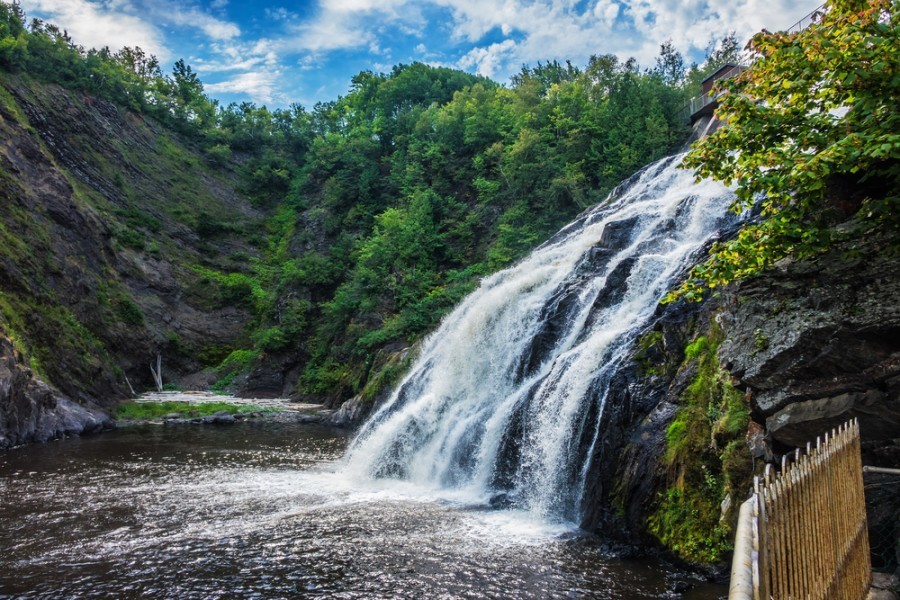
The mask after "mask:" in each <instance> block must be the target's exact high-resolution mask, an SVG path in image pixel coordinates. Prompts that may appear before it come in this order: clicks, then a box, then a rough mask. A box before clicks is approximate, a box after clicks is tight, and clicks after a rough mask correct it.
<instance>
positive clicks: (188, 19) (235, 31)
mask: <svg viewBox="0 0 900 600" xmlns="http://www.w3.org/2000/svg"><path fill="white" fill-rule="evenodd" d="M154 6H155V7H156V9H155V12H154V14H155V15H156V16H157V18H158V19H159V21H160V22H162V23H166V24H169V25H176V26H179V27H195V28H197V29H199V30H200V31H202V32H203V33H205V34H206V36H207V37H209V38H210V39H213V40H230V39H232V38H235V37H237V36H239V35H240V34H241V30H240V28H239V27H238V26H237V25H235V24H234V23H230V22H228V21H223V20H222V19H218V18H216V17H214V16H212V15H210V14H208V13H205V12H203V11H201V10H199V9H198V8H195V7H183V6H181V5H177V4H168V3H165V4H159V3H154Z"/></svg>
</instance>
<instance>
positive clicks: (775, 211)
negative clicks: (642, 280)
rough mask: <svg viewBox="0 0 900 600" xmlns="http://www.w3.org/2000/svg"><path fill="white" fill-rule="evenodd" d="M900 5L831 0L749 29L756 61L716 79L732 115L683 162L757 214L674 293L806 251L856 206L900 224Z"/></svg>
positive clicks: (862, 217)
mask: <svg viewBox="0 0 900 600" xmlns="http://www.w3.org/2000/svg"><path fill="white" fill-rule="evenodd" d="M898 8H900V2H898V1H897V0H832V1H831V2H829V3H828V4H827V5H826V6H825V8H824V9H823V10H822V11H821V12H820V14H819V19H818V22H817V23H815V24H813V25H811V26H810V27H809V28H807V29H805V30H803V31H800V32H795V33H784V32H778V33H769V32H762V33H759V34H757V35H756V36H755V37H754V38H753V39H752V40H751V41H750V44H749V46H748V48H749V50H751V51H752V52H753V53H754V54H755V56H756V60H755V62H754V63H753V65H752V66H751V68H750V69H748V70H747V71H745V72H743V73H742V74H741V75H740V76H739V77H736V78H734V79H730V80H724V81H722V82H720V83H719V84H718V89H717V91H718V92H720V93H721V94H722V95H721V97H720V99H719V107H718V108H717V110H716V115H717V117H718V118H719V119H720V120H721V121H722V122H723V123H724V124H725V125H724V126H723V127H722V128H720V129H719V130H718V131H717V132H715V133H714V134H712V135H710V136H708V137H707V138H705V139H703V140H700V141H699V142H697V143H696V144H694V146H693V148H692V150H691V152H690V153H689V154H688V156H687V157H686V159H685V161H684V165H685V166H686V167H689V168H693V169H695V170H696V174H697V176H698V178H700V177H712V178H714V179H717V180H719V181H722V182H723V183H725V184H726V185H733V186H735V191H736V193H737V200H736V201H735V202H734V204H733V205H732V209H733V210H734V211H736V212H741V211H743V210H747V209H749V208H751V207H753V206H754V205H756V203H757V202H760V204H761V211H762V218H761V220H759V221H758V222H755V223H752V224H750V225H748V226H745V227H744V228H743V229H742V230H741V231H740V233H739V234H738V236H737V237H736V238H735V239H733V240H730V241H728V242H726V243H723V244H719V245H717V246H716V247H715V248H714V249H713V254H712V257H711V258H710V259H709V260H708V261H707V262H706V263H704V264H702V265H700V266H698V267H696V268H695V269H694V270H693V271H692V273H691V275H690V277H689V278H688V281H687V282H685V284H684V285H683V286H682V287H681V288H680V289H679V290H677V291H676V292H674V293H673V294H670V296H669V298H668V299H669V300H671V299H674V298H678V297H682V298H686V299H689V300H695V299H698V298H699V297H700V295H701V294H702V292H703V290H704V289H707V288H712V287H715V286H718V285H723V284H726V283H729V282H731V281H735V280H737V279H741V278H744V277H748V276H751V275H754V274H756V273H758V272H760V271H761V270H762V269H764V268H766V267H767V266H769V265H771V264H772V263H774V262H775V261H777V260H779V259H782V258H785V257H788V256H790V257H794V258H798V259H802V258H807V257H810V256H812V255H814V254H816V253H818V252H821V251H822V250H824V249H826V248H827V247H828V246H829V244H831V243H832V242H833V241H834V238H835V236H836V235H837V233H836V232H837V230H836V229H835V225H836V224H838V223H841V222H843V221H846V220H848V219H849V218H851V217H854V216H856V217H857V218H858V221H859V224H860V227H862V228H864V229H863V231H869V232H871V230H872V229H879V228H881V229H883V228H885V227H895V226H896V222H897V214H896V212H897V211H896V209H897V204H896V203H897V199H898V191H900V112H898V110H897V107H898V102H900V53H898V51H897V49H898V48H900V28H898V25H900V10H898ZM861 233H862V232H861V231H860V230H859V229H857V230H856V234H857V235H859V234H861Z"/></svg>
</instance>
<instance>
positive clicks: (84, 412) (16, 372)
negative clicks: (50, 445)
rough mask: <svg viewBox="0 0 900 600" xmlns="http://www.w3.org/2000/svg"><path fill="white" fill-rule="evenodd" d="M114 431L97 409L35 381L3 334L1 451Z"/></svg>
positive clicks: (0, 353) (0, 345)
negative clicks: (57, 439)
mask: <svg viewBox="0 0 900 600" xmlns="http://www.w3.org/2000/svg"><path fill="white" fill-rule="evenodd" d="M112 427H113V421H112V419H111V418H110V416H109V415H108V414H106V413H105V412H103V411H102V410H100V409H99V408H97V407H96V406H91V405H81V404H78V403H76V402H73V401H72V400H71V399H69V398H67V397H66V396H64V395H63V394H62V393H60V392H59V391H58V390H56V389H54V388H52V387H50V386H49V385H47V384H46V383H44V382H43V381H41V380H40V379H38V378H37V377H35V375H34V373H32V371H31V369H29V368H27V367H26V366H24V365H23V364H22V357H21V355H19V354H18V353H17V352H16V351H15V349H14V348H13V345H12V342H11V341H10V340H9V339H8V338H7V337H5V336H4V335H2V332H0V449H2V448H10V447H12V446H18V445H20V444H26V443H30V442H38V443H40V442H46V441H49V440H52V439H56V438H60V437H64V436H69V435H79V434H82V433H94V432H99V431H102V430H104V429H111V428H112Z"/></svg>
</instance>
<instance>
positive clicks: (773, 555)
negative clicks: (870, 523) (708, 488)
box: [728, 419, 872, 600]
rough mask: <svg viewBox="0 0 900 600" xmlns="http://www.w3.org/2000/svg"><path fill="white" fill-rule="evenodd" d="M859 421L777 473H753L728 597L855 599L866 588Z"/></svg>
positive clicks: (785, 461) (868, 575)
mask: <svg viewBox="0 0 900 600" xmlns="http://www.w3.org/2000/svg"><path fill="white" fill-rule="evenodd" d="M862 473H863V471H862V461H861V455H860V442H859V424H858V423H857V422H856V420H855V419H854V420H853V421H851V422H848V423H846V424H845V425H842V426H841V427H839V428H838V429H836V430H832V432H831V434H830V435H829V434H825V437H824V441H823V440H822V439H821V438H819V439H817V440H816V445H815V447H812V445H811V444H807V446H806V453H805V454H801V451H800V450H799V449H798V450H797V451H796V453H795V455H794V457H793V460H789V459H788V458H787V457H785V458H784V459H782V464H781V472H780V473H778V474H777V475H775V474H773V472H772V469H771V465H768V466H767V468H766V471H765V475H764V476H763V477H762V479H760V478H758V477H757V478H756V480H755V482H754V490H753V494H752V495H751V497H750V499H749V500H747V502H745V503H744V505H743V506H741V512H740V517H739V522H738V530H737V536H736V539H735V555H734V562H733V564H732V578H731V590H730V593H729V596H728V597H729V600H738V599H740V600H751V599H752V600H768V599H774V600H788V599H790V600H799V599H801V598H802V599H804V600H806V599H811V600H816V599H822V600H832V599H835V600H861V599H864V598H866V596H867V595H868V593H869V585H870V583H871V577H872V574H871V563H870V558H869V540H868V536H867V533H866V505H865V498H864V496H863V479H862Z"/></svg>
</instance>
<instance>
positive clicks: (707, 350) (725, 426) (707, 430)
mask: <svg viewBox="0 0 900 600" xmlns="http://www.w3.org/2000/svg"><path fill="white" fill-rule="evenodd" d="M721 342H722V334H721V331H719V330H718V328H716V327H715V326H713V330H712V331H711V332H710V334H709V335H708V336H704V337H698V338H697V339H695V340H694V341H693V342H692V343H691V344H689V345H688V346H687V348H685V360H684V363H683V364H682V367H681V368H682V369H687V368H695V369H696V374H695V375H694V378H693V379H692V380H691V382H690V384H689V385H688V386H687V388H686V389H685V391H684V392H683V393H682V395H681V398H680V402H681V404H680V407H679V409H678V412H677V413H676V415H675V418H674V419H673V421H672V423H671V424H670V425H669V428H668V430H667V431H666V453H665V458H664V460H665V463H666V466H667V467H668V470H669V478H670V484H669V486H668V488H667V489H666V490H665V492H663V493H661V494H660V497H659V498H658V499H657V505H656V508H655V509H654V511H653V512H652V513H651V515H650V517H649V518H648V522H647V526H648V530H649V531H650V532H651V533H652V534H653V535H655V536H656V537H657V538H659V540H660V541H661V542H662V543H663V544H664V545H665V546H666V547H668V548H669V549H670V550H672V551H673V552H674V553H675V554H677V555H678V556H680V557H681V558H684V559H686V560H689V561H692V562H698V563H712V562H719V561H722V560H724V559H725V558H726V557H727V555H728V553H729V552H730V551H731V549H732V545H731V533H732V524H733V522H734V517H735V514H736V507H737V506H738V504H739V501H740V499H741V498H742V497H743V495H744V493H745V491H746V490H747V489H748V488H749V481H750V477H751V458H750V454H749V451H748V449H747V446H746V444H745V443H744V439H743V438H744V434H745V433H746V431H747V425H748V423H749V420H750V409H749V406H748V405H747V402H746V400H745V398H744V395H743V394H741V393H740V392H739V391H738V390H736V389H734V387H733V386H732V385H731V382H730V380H729V377H728V374H727V372H726V371H724V370H723V369H722V368H721V367H720V366H719V362H718V360H717V358H716V351H717V350H718V347H719V345H720V344H721ZM727 496H730V497H731V500H732V502H731V504H730V506H731V508H729V509H728V510H727V511H725V513H724V514H723V511H722V504H723V501H724V500H725V498H726V497H727Z"/></svg>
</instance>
